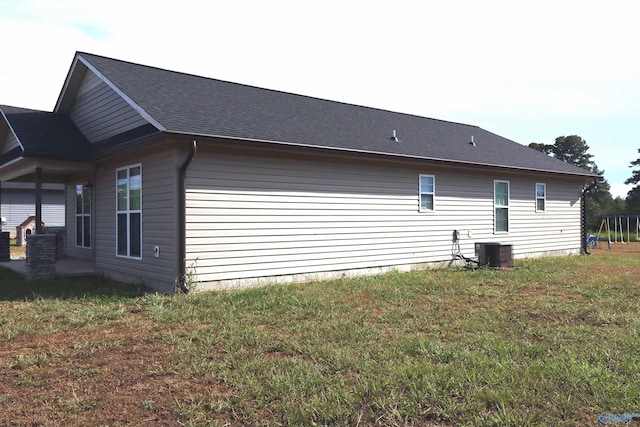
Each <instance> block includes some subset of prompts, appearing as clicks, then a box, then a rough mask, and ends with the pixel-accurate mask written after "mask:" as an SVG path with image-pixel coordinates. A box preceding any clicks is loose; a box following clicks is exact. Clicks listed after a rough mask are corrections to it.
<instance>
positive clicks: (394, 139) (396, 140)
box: [389, 129, 400, 142]
mask: <svg viewBox="0 0 640 427" xmlns="http://www.w3.org/2000/svg"><path fill="white" fill-rule="evenodd" d="M389 139H391V140H392V141H394V142H400V140H399V139H398V136H397V135H396V130H395V129H394V130H393V135H392V136H391V138H389Z"/></svg>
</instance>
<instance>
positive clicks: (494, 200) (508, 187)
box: [493, 179, 511, 234]
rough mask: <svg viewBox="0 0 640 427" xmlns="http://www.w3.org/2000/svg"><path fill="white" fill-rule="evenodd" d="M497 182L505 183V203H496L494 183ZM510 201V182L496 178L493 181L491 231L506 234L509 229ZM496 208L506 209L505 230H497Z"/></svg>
mask: <svg viewBox="0 0 640 427" xmlns="http://www.w3.org/2000/svg"><path fill="white" fill-rule="evenodd" d="M497 184H507V204H506V205H498V204H497V200H496V185H497ZM510 201H511V184H510V182H509V181H507V180H500V179H496V180H494V181H493V232H494V233H495V234H506V233H509V231H510V228H511V227H510V223H511V220H510V212H509V210H510V209H509V208H510ZM498 209H500V210H506V211H507V224H506V225H507V229H506V230H498Z"/></svg>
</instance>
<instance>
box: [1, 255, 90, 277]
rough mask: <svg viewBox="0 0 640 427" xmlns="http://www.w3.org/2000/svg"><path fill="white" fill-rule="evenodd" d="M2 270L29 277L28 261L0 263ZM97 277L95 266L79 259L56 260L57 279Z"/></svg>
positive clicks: (19, 260)
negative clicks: (5, 269)
mask: <svg viewBox="0 0 640 427" xmlns="http://www.w3.org/2000/svg"><path fill="white" fill-rule="evenodd" d="M0 268H7V269H9V270H11V271H14V272H16V273H18V274H20V275H22V276H23V277H26V275H27V261H26V260H25V259H12V260H11V261H7V262H0ZM95 275H96V269H95V264H94V262H93V261H87V260H83V259H77V258H61V259H59V260H56V279H62V278H69V277H92V276H95Z"/></svg>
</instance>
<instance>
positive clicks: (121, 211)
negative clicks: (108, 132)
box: [115, 163, 143, 260]
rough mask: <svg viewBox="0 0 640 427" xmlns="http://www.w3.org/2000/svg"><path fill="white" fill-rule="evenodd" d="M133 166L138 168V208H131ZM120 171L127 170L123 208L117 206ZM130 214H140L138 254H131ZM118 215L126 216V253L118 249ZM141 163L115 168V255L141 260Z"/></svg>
mask: <svg viewBox="0 0 640 427" xmlns="http://www.w3.org/2000/svg"><path fill="white" fill-rule="evenodd" d="M135 168H140V208H139V209H132V208H131V171H132V170H133V169H135ZM121 171H127V176H126V180H127V181H126V185H127V188H126V191H127V194H126V208H125V209H120V207H119V206H118V201H119V199H118V191H119V187H118V176H119V175H120V172H121ZM132 214H139V215H140V227H139V228H140V230H139V236H138V242H140V248H139V252H140V254H139V255H132V245H131V243H132V235H131V215H132ZM120 215H125V217H126V229H127V231H126V239H127V250H126V254H123V253H120V250H119V241H120V235H119V233H120V228H119V223H118V220H119V216H120ZM142 224H143V221H142V163H136V164H134V165H129V166H124V167H121V168H117V169H116V248H115V249H116V256H117V257H120V258H129V259H137V260H141V259H142Z"/></svg>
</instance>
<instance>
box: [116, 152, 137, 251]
mask: <svg viewBox="0 0 640 427" xmlns="http://www.w3.org/2000/svg"><path fill="white" fill-rule="evenodd" d="M116 254H117V255H118V256H121V257H127V258H136V259H141V258H142V165H140V164H138V165H133V166H128V167H124V168H120V169H117V170H116Z"/></svg>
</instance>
